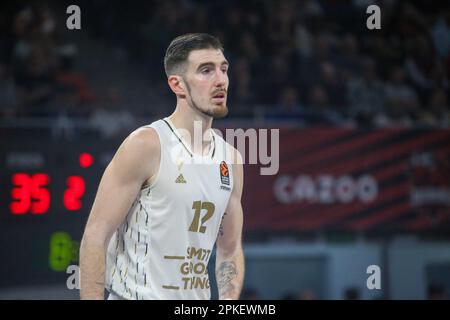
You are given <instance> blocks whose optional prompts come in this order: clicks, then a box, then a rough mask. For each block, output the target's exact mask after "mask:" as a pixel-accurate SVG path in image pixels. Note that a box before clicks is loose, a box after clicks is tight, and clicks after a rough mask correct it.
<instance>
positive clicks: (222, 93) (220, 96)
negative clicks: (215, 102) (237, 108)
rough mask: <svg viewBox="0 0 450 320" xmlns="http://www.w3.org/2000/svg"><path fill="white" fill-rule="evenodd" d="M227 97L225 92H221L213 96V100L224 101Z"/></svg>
mask: <svg viewBox="0 0 450 320" xmlns="http://www.w3.org/2000/svg"><path fill="white" fill-rule="evenodd" d="M225 96H226V93H225V92H219V93H216V94H215V95H213V98H215V99H222V98H225Z"/></svg>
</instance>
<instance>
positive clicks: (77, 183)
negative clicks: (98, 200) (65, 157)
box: [63, 176, 85, 211]
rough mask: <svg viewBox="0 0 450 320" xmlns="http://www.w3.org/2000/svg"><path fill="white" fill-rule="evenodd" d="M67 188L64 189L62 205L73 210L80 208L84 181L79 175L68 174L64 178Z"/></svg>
mask: <svg viewBox="0 0 450 320" xmlns="http://www.w3.org/2000/svg"><path fill="white" fill-rule="evenodd" d="M66 183H67V189H66V190H65V191H64V199H63V201H64V207H66V209H67V210H71V211H75V210H79V209H81V206H82V203H81V198H82V197H83V195H84V191H85V183H84V179H83V178H82V177H80V176H70V177H68V178H67V180H66Z"/></svg>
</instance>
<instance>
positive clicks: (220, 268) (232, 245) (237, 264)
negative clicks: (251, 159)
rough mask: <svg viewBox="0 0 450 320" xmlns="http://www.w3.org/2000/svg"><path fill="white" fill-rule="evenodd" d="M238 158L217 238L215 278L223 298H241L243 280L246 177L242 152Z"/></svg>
mask: <svg viewBox="0 0 450 320" xmlns="http://www.w3.org/2000/svg"><path fill="white" fill-rule="evenodd" d="M237 157H238V159H239V160H240V162H239V161H238V162H237V164H233V169H234V170H233V177H234V186H233V190H232V192H231V196H230V200H229V202H228V206H227V209H226V211H225V216H224V218H223V220H222V226H221V230H220V232H219V236H218V238H217V254H216V280H217V287H218V289H219V299H220V300H224V299H233V300H236V299H239V296H240V294H241V290H242V285H243V282H244V272H245V263H244V252H243V250H242V224H243V212H242V205H241V196H242V187H243V179H244V178H243V167H242V161H241V157H240V155H239V154H237Z"/></svg>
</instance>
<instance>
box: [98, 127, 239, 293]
mask: <svg viewBox="0 0 450 320" xmlns="http://www.w3.org/2000/svg"><path fill="white" fill-rule="evenodd" d="M149 126H150V127H151V128H154V129H155V130H156V132H157V134H158V137H159V141H160V145H161V158H160V163H159V170H158V173H157V174H156V176H155V179H154V180H153V181H152V182H151V184H150V185H148V186H144V187H143V188H142V189H141V190H140V192H139V194H138V195H137V198H136V199H135V201H134V202H133V205H132V206H131V208H130V210H129V212H128V214H127V216H126V219H125V220H124V221H123V223H122V224H121V225H120V227H119V228H118V229H117V231H116V232H115V233H114V234H113V236H112V238H111V240H110V242H109V245H108V249H107V256H106V288H107V290H108V291H109V292H110V293H111V295H112V296H113V298H114V297H115V298H118V299H185V300H190V299H210V284H209V279H208V270H207V265H208V261H209V258H210V256H211V252H212V250H213V246H214V243H215V241H216V239H217V235H218V232H219V227H220V224H221V221H222V217H223V213H224V211H225V209H226V206H227V204H228V200H229V198H230V194H231V190H232V188H233V172H232V165H231V163H232V157H231V154H230V153H231V152H230V146H229V145H227V143H226V142H225V141H224V140H223V139H222V137H221V136H220V135H218V134H217V133H214V132H213V133H212V143H211V147H210V150H209V153H208V155H205V156H200V155H197V154H194V153H192V152H191V150H190V148H188V147H187V145H186V144H185V143H183V140H182V138H181V135H180V133H179V131H178V130H177V129H176V127H175V126H174V125H173V123H172V122H171V121H170V119H169V118H164V119H162V120H158V121H155V122H153V123H152V124H150V125H149ZM211 131H212V130H211ZM110 298H111V296H110Z"/></svg>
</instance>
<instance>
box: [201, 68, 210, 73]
mask: <svg viewBox="0 0 450 320" xmlns="http://www.w3.org/2000/svg"><path fill="white" fill-rule="evenodd" d="M210 71H211V69H209V68H205V69H202V73H208V72H210Z"/></svg>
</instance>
